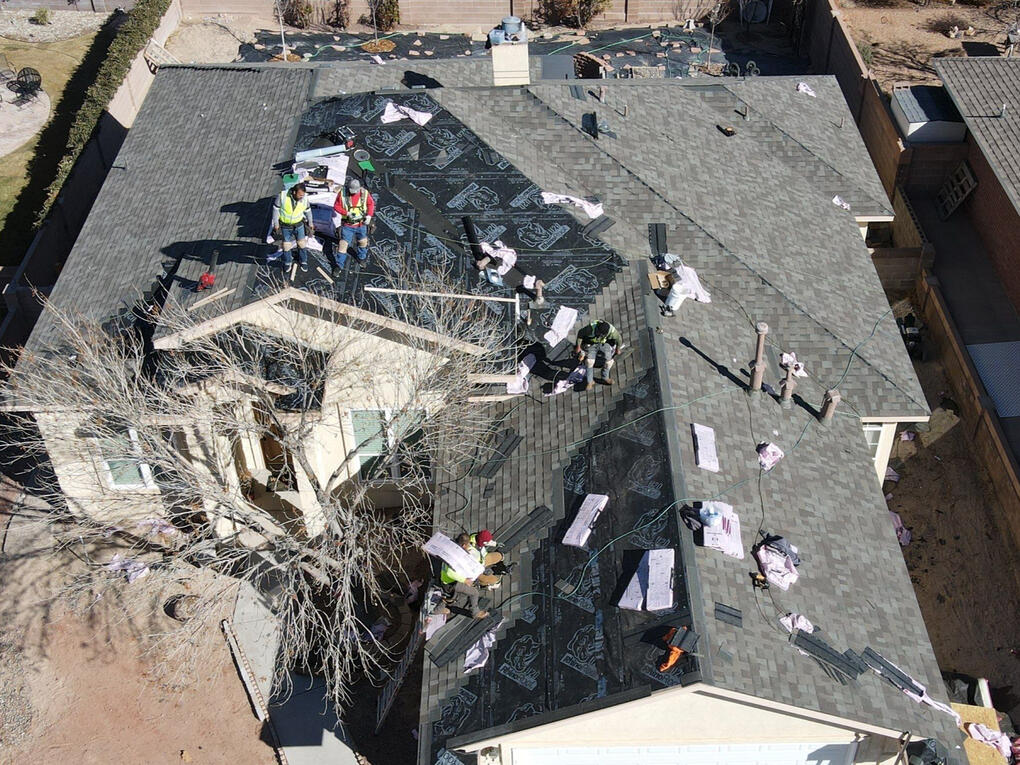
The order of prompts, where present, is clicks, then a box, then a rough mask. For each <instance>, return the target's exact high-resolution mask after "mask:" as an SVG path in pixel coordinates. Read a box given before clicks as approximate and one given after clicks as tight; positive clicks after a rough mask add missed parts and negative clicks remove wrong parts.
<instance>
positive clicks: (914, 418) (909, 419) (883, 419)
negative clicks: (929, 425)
mask: <svg viewBox="0 0 1020 765" xmlns="http://www.w3.org/2000/svg"><path fill="white" fill-rule="evenodd" d="M930 419H931V415H928V414H926V415H924V416H923V417H922V416H920V415H916V416H889V417H861V422H869V423H871V422H928V421H929V420H930Z"/></svg>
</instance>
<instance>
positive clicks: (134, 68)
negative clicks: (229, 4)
mask: <svg viewBox="0 0 1020 765" xmlns="http://www.w3.org/2000/svg"><path fill="white" fill-rule="evenodd" d="M182 16H183V14H182V13H181V3H180V0H173V1H172V2H171V3H170V7H169V8H168V9H167V12H166V14H164V16H163V21H162V22H160V25H159V26H158V27H157V28H156V31H155V32H153V34H152V39H153V40H155V41H156V42H157V43H158V44H160V45H163V44H165V43H166V41H167V39H168V38H169V37H170V35H172V34H173V33H174V32H175V31H177V27H178V26H179V25H180V23H181V18H182ZM155 76H156V75H155V73H154V72H153V71H152V70H151V69H150V68H149V64H148V62H147V61H146V60H145V51H144V50H143V51H142V52H140V53H139V54H138V55H137V56H135V60H134V61H133V62H132V63H131V69H130V70H128V73H127V76H126V77H125V78H124V82H122V83H121V85H120V87H119V88H117V92H116V93H114V94H113V98H112V99H111V100H110V103H109V105H108V106H107V107H106V111H107V112H109V114H110V116H111V117H113V118H114V119H115V120H117V122H119V123H120V124H121V125H123V126H124V127H126V128H129V127H131V126H132V125H133V124H134V122H135V116H136V115H137V114H138V109H139V108H140V107H141V105H142V101H143V100H145V94H146V93H148V92H149V88H150V87H152V81H153V79H154V78H155Z"/></svg>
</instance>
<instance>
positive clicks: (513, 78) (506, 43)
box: [489, 16, 531, 85]
mask: <svg viewBox="0 0 1020 765" xmlns="http://www.w3.org/2000/svg"><path fill="white" fill-rule="evenodd" d="M489 45H490V46H491V48H492V84H493V85H530V84H531V72H530V71H529V69H528V28H527V27H526V26H524V22H523V21H521V20H520V19H519V18H517V17H516V16H507V17H506V18H505V19H503V21H502V22H501V23H500V25H499V26H498V27H496V28H495V29H493V30H492V31H491V32H489Z"/></svg>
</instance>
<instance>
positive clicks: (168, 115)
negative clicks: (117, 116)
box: [28, 67, 311, 348]
mask: <svg viewBox="0 0 1020 765" xmlns="http://www.w3.org/2000/svg"><path fill="white" fill-rule="evenodd" d="M310 81H311V72H310V71H308V70H305V69H281V68H264V69H250V68H249V69H241V68H218V67H212V68H188V67H168V68H163V69H161V70H160V71H159V73H158V74H157V75H156V79H155V81H154V83H153V85H152V88H151V90H150V91H149V94H148V96H147V97H146V99H145V102H144V105H143V108H142V109H141V111H140V112H139V114H138V118H137V120H136V121H135V123H134V125H133V126H132V128H131V130H130V131H129V132H128V135H127V138H126V139H125V141H124V144H123V146H122V147H121V149H120V153H119V154H118V155H117V159H116V161H115V162H114V165H113V169H111V170H110V174H109V176H108V177H107V179H106V182H105V183H104V184H103V187H102V189H101V190H100V192H99V195H98V196H97V197H96V201H95V204H94V205H93V206H92V211H91V213H90V214H89V217H88V219H87V220H86V221H85V225H84V226H83V227H82V230H81V233H80V234H79V235H78V239H77V242H76V243H75V246H74V248H73V249H72V250H71V253H70V255H69V256H68V259H67V263H66V265H65V266H64V269H63V271H62V273H61V275H60V278H59V279H58V281H57V284H56V286H55V287H54V289H53V292H52V294H51V295H50V303H51V304H52V305H53V306H55V307H58V308H59V309H60V310H62V311H65V312H69V313H71V314H80V315H83V316H91V317H98V318H107V317H112V316H114V315H116V314H120V313H122V312H125V313H126V312H129V311H130V310H131V307H132V306H133V305H134V304H135V303H136V301H138V300H139V299H140V298H142V297H143V295H145V294H146V293H149V294H151V291H152V289H153V287H154V285H155V283H156V280H157V279H158V278H160V276H161V275H162V274H163V273H164V271H165V270H168V271H170V272H173V271H179V273H180V274H181V275H182V277H183V278H194V279H197V277H198V275H199V274H201V273H202V271H204V267H203V266H202V264H203V263H204V262H205V258H206V257H207V255H208V253H209V251H210V250H211V249H212V248H213V247H217V248H220V249H221V250H222V251H223V252H222V257H221V261H220V268H219V270H218V273H217V283H218V285H219V284H227V283H231V282H234V281H237V280H238V279H243V278H245V277H246V276H247V272H248V269H247V265H248V264H249V263H253V262H254V261H255V258H256V257H257V256H260V255H262V250H263V249H264V247H263V248H261V249H260V248H258V246H257V244H258V242H259V241H260V239H261V236H264V235H265V231H264V230H263V231H262V232H261V236H260V235H259V234H260V232H259V231H258V230H257V229H258V227H260V226H262V225H263V221H264V220H265V218H266V216H267V215H268V211H269V207H268V205H269V201H268V196H269V195H270V194H271V193H272V192H273V189H274V184H277V183H279V176H278V173H277V172H276V170H274V168H273V165H274V164H276V163H277V162H279V161H280V160H282V159H285V158H287V155H288V154H289V152H290V149H291V140H292V139H291V125H292V123H293V122H294V115H295V114H296V113H297V112H299V111H300V110H301V109H302V107H303V105H304V103H305V99H306V97H307V94H308V86H309V83H310ZM178 264H180V268H179V269H178ZM195 297H196V298H197V297H199V296H195ZM53 329H54V327H53V321H52V316H51V315H50V313H49V312H48V311H44V312H43V314H42V316H41V318H40V319H39V322H38V323H37V324H36V326H35V329H34V330H33V332H32V335H31V337H30V339H29V343H28V347H29V348H39V347H42V346H45V345H47V344H49V343H51V342H53V340H54V339H55V338H54V334H53Z"/></svg>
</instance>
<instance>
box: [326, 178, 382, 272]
mask: <svg viewBox="0 0 1020 765" xmlns="http://www.w3.org/2000/svg"><path fill="white" fill-rule="evenodd" d="M373 215H375V199H374V198H373V197H372V195H371V194H370V193H369V192H368V189H366V188H362V186H361V181H359V180H358V179H357V178H348V179H347V183H346V184H345V186H344V188H342V189H340V193H339V194H337V195H336V202H334V203H333V226H334V227H335V228H336V230H337V243H336V253H335V257H336V268H337V269H341V268H343V267H344V265H345V264H346V263H347V250H348V248H350V247H351V245H353V244H355V243H357V249H356V250H355V251H354V256H355V257H356V258H357V259H358V263H364V262H365V261H366V260H367V259H368V225H369V224H370V223H371V222H372V216H373Z"/></svg>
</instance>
